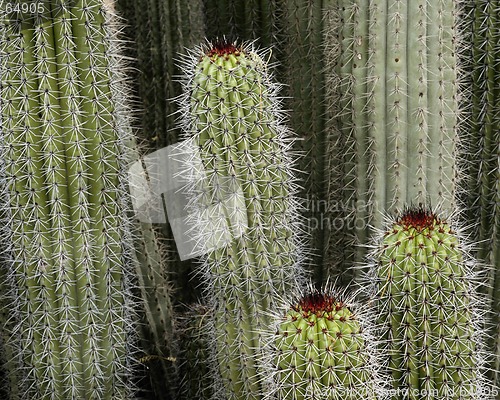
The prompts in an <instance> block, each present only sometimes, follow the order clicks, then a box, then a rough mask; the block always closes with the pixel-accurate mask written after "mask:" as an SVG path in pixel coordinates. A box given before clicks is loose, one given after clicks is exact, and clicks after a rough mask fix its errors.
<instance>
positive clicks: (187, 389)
mask: <svg viewBox="0 0 500 400" xmlns="http://www.w3.org/2000/svg"><path fill="white" fill-rule="evenodd" d="M211 314H212V310H211V309H210V308H208V307H206V306H203V305H202V304H193V305H191V306H190V307H189V309H188V311H187V312H185V313H184V314H182V315H181V316H180V317H179V318H178V319H177V321H178V325H177V330H178V332H179V346H180V350H179V360H178V363H179V369H180V375H181V379H182V381H181V384H180V390H179V399H183V400H192V399H211V398H213V397H212V395H213V381H212V380H211V374H210V363H211V362H212V358H211V356H210V346H211V344H212V343H211V340H210V338H211V337H212V335H213V332H209V331H207V330H206V329H204V328H205V327H206V326H207V325H206V323H205V321H206V320H207V319H210V318H211V317H210V315H211Z"/></svg>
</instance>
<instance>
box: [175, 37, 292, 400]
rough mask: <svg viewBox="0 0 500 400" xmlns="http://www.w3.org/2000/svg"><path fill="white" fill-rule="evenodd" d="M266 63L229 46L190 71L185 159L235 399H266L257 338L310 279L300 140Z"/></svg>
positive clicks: (218, 47)
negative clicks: (299, 183) (296, 159)
mask: <svg viewBox="0 0 500 400" xmlns="http://www.w3.org/2000/svg"><path fill="white" fill-rule="evenodd" d="M266 59H267V58H266V56H265V55H262V54H260V53H258V52H256V51H254V50H253V49H252V48H251V47H250V46H246V45H238V44H235V43H232V42H229V41H224V40H223V41H218V42H216V43H214V44H207V45H205V46H203V47H201V48H198V49H195V50H194V51H192V52H190V57H188V58H187V59H186V60H185V62H184V66H185V71H186V76H185V78H184V82H183V85H184V91H185V96H184V98H183V101H182V103H183V109H182V115H183V121H182V122H183V128H184V130H185V138H186V140H187V141H190V142H191V143H192V145H193V146H191V147H192V148H193V149H194V150H193V151H192V152H191V153H189V154H185V156H186V157H187V162H186V169H187V174H186V175H187V176H191V178H190V179H188V181H189V182H188V184H187V189H188V190H187V192H188V194H189V196H190V203H191V204H190V209H191V212H192V215H194V217H193V219H194V222H195V225H196V227H198V228H199V233H198V234H196V235H194V239H195V241H197V242H198V243H200V244H201V245H204V246H202V247H204V251H205V252H206V256H204V257H203V264H202V266H200V271H201V273H202V275H203V277H204V280H205V284H206V287H207V290H206V300H207V302H208V303H209V305H210V306H212V308H213V314H212V322H211V323H212V325H213V329H214V332H213V341H214V342H213V348H214V350H215V352H216V360H217V362H218V367H217V368H216V369H218V372H217V373H218V374H220V376H221V384H220V387H219V389H221V390H222V391H223V392H224V393H225V394H224V395H225V396H226V397H227V398H229V399H246V398H248V399H257V398H262V397H263V396H264V393H263V391H262V390H261V382H260V379H259V374H258V372H259V367H258V365H257V358H258V357H257V355H258V354H259V353H260V350H259V349H260V346H261V344H260V339H259V333H258V331H259V330H262V329H263V328H264V327H265V326H267V324H268V323H269V316H268V311H269V310H270V309H272V308H273V307H274V306H275V302H276V299H277V297H278V296H281V297H286V295H287V293H289V292H290V291H292V290H294V288H296V284H297V281H298V280H300V276H301V272H300V269H299V268H298V266H297V263H298V259H299V257H300V255H301V254H300V240H299V238H300V236H301V235H300V230H301V228H300V225H299V217H298V205H297V204H296V200H295V198H294V192H295V190H296V189H295V182H294V177H293V166H292V160H291V158H290V155H289V154H288V149H289V147H290V146H291V139H290V138H289V133H288V131H287V129H286V128H285V127H284V125H283V124H282V119H283V116H282V114H281V112H280V110H279V100H278V98H277V89H278V86H277V85H276V84H274V83H273V82H272V80H271V75H270V73H269V71H268V65H266V62H265V60H266ZM197 161H199V163H200V164H201V167H200V169H201V170H202V173H201V174H200V173H199V171H196V172H197V175H196V174H195V173H193V171H191V170H190V168H191V167H192V166H193V165H194V164H196V162H197Z"/></svg>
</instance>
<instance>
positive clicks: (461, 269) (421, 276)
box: [370, 207, 493, 400]
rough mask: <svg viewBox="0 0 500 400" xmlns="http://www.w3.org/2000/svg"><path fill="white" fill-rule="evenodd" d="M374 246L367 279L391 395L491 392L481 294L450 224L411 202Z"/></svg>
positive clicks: (448, 396)
mask: <svg viewBox="0 0 500 400" xmlns="http://www.w3.org/2000/svg"><path fill="white" fill-rule="evenodd" d="M376 246H377V248H376V249H375V250H374V253H373V256H374V264H373V268H372V271H371V276H370V280H371V281H372V282H375V286H374V287H375V294H376V300H375V301H376V304H377V309H378V319H379V334H380V336H381V339H382V341H383V342H382V343H383V352H384V354H386V355H387V356H388V359H389V364H388V366H389V371H390V372H391V374H392V381H393V385H394V389H395V390H396V394H395V395H394V396H393V397H392V398H394V399H433V400H436V399H479V398H493V397H492V394H493V386H492V385H491V383H489V382H487V381H486V379H485V377H484V374H485V367H484V362H485V360H486V353H485V351H484V344H485V343H484V341H485V339H486V335H485V334H484V328H485V325H486V323H485V311H484V304H483V303H484V301H483V300H482V298H481V297H480V295H479V292H478V290H477V288H478V286H479V281H478V276H477V274H476V272H475V271H474V269H473V265H472V264H471V262H470V260H468V254H467V249H466V246H465V244H463V243H462V242H461V240H460V238H459V235H458V234H457V233H456V231H455V230H454V228H453V227H452V226H451V225H450V224H449V222H447V221H446V220H444V219H441V217H439V216H438V215H437V214H435V213H433V212H432V211H431V210H428V209H425V208H423V207H419V208H409V209H406V210H405V211H403V212H402V213H401V214H400V216H399V217H396V218H395V219H393V220H392V221H391V222H390V223H389V224H388V227H387V229H386V230H385V231H384V232H383V233H382V234H381V235H380V236H379V240H378V241H377V243H376Z"/></svg>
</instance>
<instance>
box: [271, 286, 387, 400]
mask: <svg viewBox="0 0 500 400" xmlns="http://www.w3.org/2000/svg"><path fill="white" fill-rule="evenodd" d="M374 326H375V325H374V319H373V316H371V315H370V313H369V312H367V310H366V307H365V309H364V308H363V307H362V306H360V305H359V304H356V303H355V302H354V298H352V297H351V298H349V297H348V296H346V295H345V294H343V293H336V292H335V291H333V290H332V289H323V290H320V291H318V290H312V289H310V290H309V291H308V292H307V293H304V294H302V295H300V296H299V298H298V300H297V301H296V302H295V303H293V305H289V306H287V309H286V310H285V311H284V312H283V313H282V314H280V315H276V317H275V323H274V324H273V325H272V327H273V328H275V329H274V330H273V331H272V332H269V334H268V335H267V336H268V337H269V339H268V340H269V348H270V350H269V352H268V354H267V357H269V358H270V360H269V361H268V362H269V364H270V367H271V368H272V370H271V371H272V373H270V374H269V375H270V376H271V379H270V381H271V393H272V396H273V398H278V399H293V400H299V399H300V400H302V399H331V400H334V399H339V400H340V399H349V400H355V399H381V398H384V396H385V395H384V383H383V381H382V379H381V374H380V370H381V363H380V360H379V357H378V356H377V352H376V347H375V346H376V341H375V339H374V336H373V328H374ZM274 395H276V396H274Z"/></svg>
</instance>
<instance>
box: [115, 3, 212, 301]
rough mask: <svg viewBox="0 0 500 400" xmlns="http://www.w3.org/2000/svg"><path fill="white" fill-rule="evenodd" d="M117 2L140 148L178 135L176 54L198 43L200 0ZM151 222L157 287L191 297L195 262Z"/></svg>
mask: <svg viewBox="0 0 500 400" xmlns="http://www.w3.org/2000/svg"><path fill="white" fill-rule="evenodd" d="M116 7H117V11H118V12H119V14H120V15H121V16H122V17H123V19H124V21H125V23H126V25H125V32H126V35H127V38H130V44H129V46H128V47H129V48H130V49H129V56H130V58H131V65H132V67H133V68H134V70H135V72H134V73H133V74H132V78H133V79H132V81H133V83H134V85H133V86H132V89H133V94H134V96H135V97H136V100H137V107H136V109H135V110H134V115H135V117H136V120H135V123H134V124H133V128H134V133H135V135H136V136H137V137H138V138H140V139H142V140H140V144H141V152H142V153H149V152H151V151H152V150H156V149H160V148H163V147H165V146H168V145H171V144H174V143H177V142H178V140H179V135H180V131H179V129H178V128H177V127H176V124H175V115H174V114H175V112H176V111H177V110H178V108H177V105H176V102H175V101H173V98H174V97H176V96H178V95H180V93H181V86H180V84H179V82H178V81H177V80H176V79H175V76H179V75H180V74H181V71H180V70H179V68H178V67H177V65H176V64H175V59H176V57H177V54H178V53H179V52H182V51H183V49H184V48H186V47H192V46H194V45H195V44H197V43H200V41H201V40H202V39H203V37H204V22H203V5H202V0H190V1H187V2H186V1H179V0H161V1H159V0H148V1H147V2H143V1H141V2H140V1H135V0H116ZM151 228H154V229H155V230H156V231H157V232H158V235H155V236H157V237H158V239H159V240H161V242H162V243H161V247H162V249H163V251H162V258H163V259H164V260H163V261H164V262H163V263H161V265H158V267H161V270H158V271H152V272H153V273H154V276H156V278H157V282H156V283H155V284H156V285H157V289H156V290H157V291H162V290H164V289H163V287H165V286H166V285H171V286H173V287H174V288H177V289H179V290H177V298H176V299H175V301H176V303H178V304H186V303H189V302H192V301H194V300H195V299H196V297H197V296H196V294H197V290H196V289H197V285H196V282H194V283H193V282H191V281H190V280H189V279H190V275H191V274H192V271H193V265H192V263H191V262H189V261H184V262H181V261H180V260H179V256H178V253H177V249H176V246H175V242H174V238H173V233H172V230H171V229H170V225H169V224H162V225H160V226H158V225H157V224H155V225H154V226H153V227H151ZM158 228H161V229H160V230H159V229H158ZM146 229H149V228H146ZM155 240H156V239H155ZM165 274H168V275H169V278H170V282H168V283H167V282H166V281H162V280H161V279H159V278H160V277H161V276H165ZM185 288H189V289H188V290H184V289H185Z"/></svg>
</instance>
